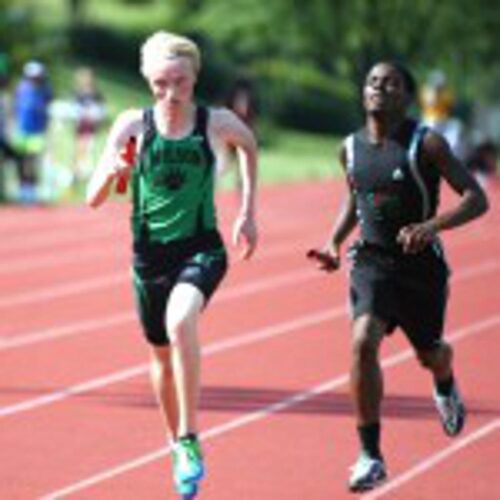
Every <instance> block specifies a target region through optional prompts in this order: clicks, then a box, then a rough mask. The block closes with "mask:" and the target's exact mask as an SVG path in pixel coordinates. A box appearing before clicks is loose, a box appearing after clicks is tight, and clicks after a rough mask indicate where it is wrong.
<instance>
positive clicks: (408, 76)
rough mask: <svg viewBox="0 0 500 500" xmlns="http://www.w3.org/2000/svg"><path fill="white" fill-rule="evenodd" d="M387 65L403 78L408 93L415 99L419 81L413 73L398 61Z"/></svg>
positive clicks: (389, 62)
mask: <svg viewBox="0 0 500 500" xmlns="http://www.w3.org/2000/svg"><path fill="white" fill-rule="evenodd" d="M387 64H388V65H389V66H392V67H393V68H394V69H395V70H396V71H397V72H398V73H399V74H400V75H401V77H402V78H403V82H404V84H405V88H406V91H407V92H408V94H409V95H410V97H411V98H412V99H413V98H415V96H416V95H417V80H415V77H414V76H413V73H412V72H411V71H410V70H409V69H408V68H407V67H406V66H405V65H404V64H402V63H400V62H397V61H388V62H387Z"/></svg>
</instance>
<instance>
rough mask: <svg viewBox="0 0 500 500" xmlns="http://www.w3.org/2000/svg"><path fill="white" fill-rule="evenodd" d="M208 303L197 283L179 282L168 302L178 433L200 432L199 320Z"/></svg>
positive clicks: (179, 434) (178, 434)
mask: <svg viewBox="0 0 500 500" xmlns="http://www.w3.org/2000/svg"><path fill="white" fill-rule="evenodd" d="M203 305H204V297H203V294H202V293H201V292H200V291H199V290H198V289H197V288H196V287H195V286H193V285H191V284H188V283H180V284H178V285H176V286H175V288H174V289H173V290H172V293H171V295H170V299H169V302H168V305H167V331H168V334H169V336H170V340H171V347H170V348H171V359H172V369H173V376H174V384H175V388H176V395H177V408H178V415H179V419H178V426H177V432H176V436H177V437H178V436H185V435H187V434H190V433H194V434H195V433H196V432H197V430H198V425H197V420H196V417H197V409H198V402H199V397H200V365H201V362H200V346H199V343H198V332H197V327H198V320H199V317H200V313H201V310H202V308H203Z"/></svg>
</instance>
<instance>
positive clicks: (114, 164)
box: [86, 109, 142, 208]
mask: <svg viewBox="0 0 500 500" xmlns="http://www.w3.org/2000/svg"><path fill="white" fill-rule="evenodd" d="M141 133H142V111H141V110H135V109H134V110H128V111H124V112H123V113H121V114H120V115H119V116H118V117H117V118H116V120H115V122H114V123H113V126H112V127H111V130H110V132H109V134H108V138H107V140H106V145H105V147H104V151H103V153H102V155H101V157H100V159H99V161H98V163H97V166H96V168H95V170H94V172H93V174H92V176H91V178H90V180H89V183H88V185H87V193H86V202H87V204H88V205H90V206H91V207H92V208H97V207H99V206H100V205H102V204H103V203H104V202H105V201H106V200H107V198H108V196H109V193H110V189H111V186H112V185H113V184H114V182H115V180H116V179H117V177H118V176H119V175H120V173H123V172H125V171H126V170H128V169H130V168H131V167H132V165H130V164H129V163H128V162H126V161H125V160H124V159H123V158H122V157H121V155H122V153H123V150H124V148H125V146H126V144H127V142H128V141H129V139H130V137H137V136H138V135H139V134H141Z"/></svg>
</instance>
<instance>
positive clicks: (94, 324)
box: [0, 260, 500, 351]
mask: <svg viewBox="0 0 500 500" xmlns="http://www.w3.org/2000/svg"><path fill="white" fill-rule="evenodd" d="M498 269H500V263H499V262H496V261H493V260H487V261H485V262H483V263H481V264H479V265H477V266H471V267H467V268H464V269H461V270H460V271H458V272H457V273H454V274H453V276H452V280H453V282H454V283H456V282H460V281H462V280H466V279H469V278H474V277H477V276H481V275H483V274H489V273H490V272H494V271H496V270H498ZM315 276H317V277H318V278H319V276H320V275H319V274H318V273H317V271H314V270H313V271H299V272H297V273H289V274H288V273H286V274H282V275H278V276H275V277H272V278H268V279H264V280H255V281H252V282H249V283H247V284H244V285H238V286H234V287H229V288H227V289H224V288H223V289H222V290H221V291H220V292H219V295H216V296H215V297H214V302H219V301H224V300H229V299H235V298H239V297H242V296H246V295H250V294H252V293H258V292H261V291H265V290H270V289H273V288H279V287H280V286H285V285H294V284H298V283H299V282H301V281H302V280H308V279H309V278H311V279H312V278H314V277H315ZM135 318H136V316H135V314H134V313H133V312H130V313H119V314H114V315H106V316H104V317H101V318H99V319H94V320H90V321H83V322H76V323H70V324H67V325H61V326H58V327H54V328H48V329H46V330H40V331H35V332H27V333H13V334H2V335H0V351H2V350H7V349H13V348H17V347H23V346H26V345H32V344H37V343H41V342H45V341H50V340H55V339H60V338H64V337H69V336H73V335H78V334H82V333H87V332H89V331H94V330H102V329H103V328H106V327H114V326H117V325H120V324H122V325H123V324H127V323H129V322H132V321H134V320H135Z"/></svg>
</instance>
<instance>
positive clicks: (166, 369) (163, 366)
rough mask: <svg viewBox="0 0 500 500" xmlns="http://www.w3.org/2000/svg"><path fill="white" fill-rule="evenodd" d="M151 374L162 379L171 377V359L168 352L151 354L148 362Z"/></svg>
mask: <svg viewBox="0 0 500 500" xmlns="http://www.w3.org/2000/svg"><path fill="white" fill-rule="evenodd" d="M150 370H151V375H152V377H153V378H161V379H163V380H165V379H169V378H172V376H173V375H172V361H171V357H170V352H168V353H161V354H160V355H156V354H154V353H153V355H152V356H151V364H150Z"/></svg>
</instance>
